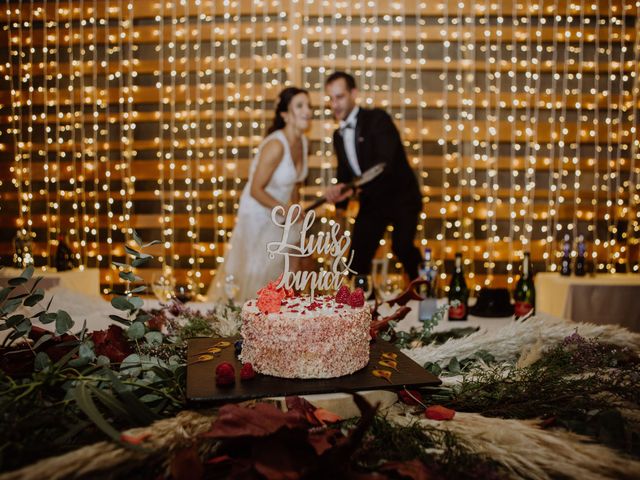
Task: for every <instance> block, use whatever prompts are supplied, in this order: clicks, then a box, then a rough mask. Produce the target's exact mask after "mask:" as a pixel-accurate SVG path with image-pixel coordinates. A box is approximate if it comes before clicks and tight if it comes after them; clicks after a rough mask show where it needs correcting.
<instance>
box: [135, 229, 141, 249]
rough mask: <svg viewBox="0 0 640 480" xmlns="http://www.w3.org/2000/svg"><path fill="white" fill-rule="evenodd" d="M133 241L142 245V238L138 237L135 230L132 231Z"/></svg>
mask: <svg viewBox="0 0 640 480" xmlns="http://www.w3.org/2000/svg"><path fill="white" fill-rule="evenodd" d="M133 241H134V242H136V244H137V245H138V246H139V247H141V246H142V239H141V238H140V235H138V232H136V231H135V230H134V231H133Z"/></svg>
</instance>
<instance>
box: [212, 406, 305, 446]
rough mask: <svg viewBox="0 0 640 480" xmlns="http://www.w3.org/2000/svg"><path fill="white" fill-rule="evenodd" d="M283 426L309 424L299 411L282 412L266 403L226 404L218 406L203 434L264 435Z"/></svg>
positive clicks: (303, 426) (294, 426)
mask: <svg viewBox="0 0 640 480" xmlns="http://www.w3.org/2000/svg"><path fill="white" fill-rule="evenodd" d="M285 427H286V428H291V429H293V428H304V429H306V428H308V427H309V424H308V423H307V421H306V419H305V417H304V416H303V415H301V414H300V413H299V412H297V411H289V412H286V413H284V412H281V411H280V410H279V409H278V408H276V407H275V406H274V405H271V404H268V403H258V404H256V405H254V406H253V408H249V407H241V406H239V405H234V404H228V405H224V406H223V407H221V408H220V410H219V412H218V418H217V419H216V421H215V422H214V423H213V425H212V426H211V430H209V431H208V432H207V433H205V434H203V436H205V437H212V438H218V439H224V438H238V437H264V436H266V435H270V434H272V433H275V432H277V431H278V430H279V429H281V428H285Z"/></svg>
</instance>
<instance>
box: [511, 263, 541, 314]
mask: <svg viewBox="0 0 640 480" xmlns="http://www.w3.org/2000/svg"><path fill="white" fill-rule="evenodd" d="M513 299H514V300H515V305H514V307H515V308H514V314H515V316H516V318H519V317H522V316H524V315H526V314H528V313H529V312H531V311H533V312H534V313H535V308H536V287H535V286H534V284H533V269H532V268H531V256H530V254H529V252H525V254H524V259H523V260H522V270H521V271H520V278H519V279H518V283H517V284H516V289H515V291H514V293H513Z"/></svg>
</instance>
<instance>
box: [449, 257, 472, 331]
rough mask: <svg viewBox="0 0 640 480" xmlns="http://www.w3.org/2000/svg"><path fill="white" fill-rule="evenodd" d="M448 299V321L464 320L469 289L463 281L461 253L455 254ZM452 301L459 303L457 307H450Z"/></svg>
mask: <svg viewBox="0 0 640 480" xmlns="http://www.w3.org/2000/svg"><path fill="white" fill-rule="evenodd" d="M448 298H449V320H451V321H457V320H466V319H467V314H468V312H467V310H468V303H469V289H468V288H467V282H466V281H465V279H464V272H463V270H462V254H461V253H456V263H455V270H454V272H453V275H452V276H451V283H449V295H448ZM454 300H457V301H458V302H459V303H458V305H457V306H453V305H451V304H452V303H453V302H454Z"/></svg>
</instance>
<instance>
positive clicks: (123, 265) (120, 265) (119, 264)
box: [111, 262, 129, 268]
mask: <svg viewBox="0 0 640 480" xmlns="http://www.w3.org/2000/svg"><path fill="white" fill-rule="evenodd" d="M111 264H112V265H115V266H116V267H121V268H129V265H127V264H126V263H122V262H111Z"/></svg>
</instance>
